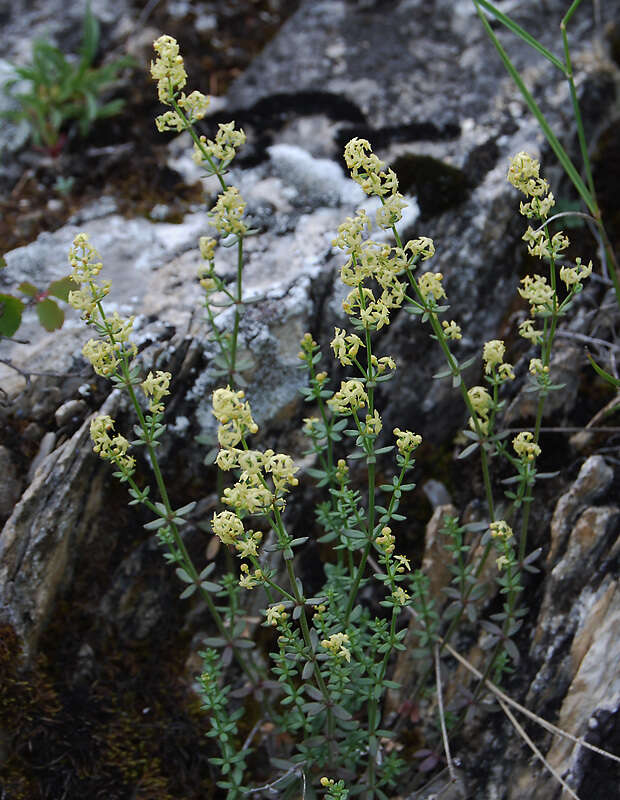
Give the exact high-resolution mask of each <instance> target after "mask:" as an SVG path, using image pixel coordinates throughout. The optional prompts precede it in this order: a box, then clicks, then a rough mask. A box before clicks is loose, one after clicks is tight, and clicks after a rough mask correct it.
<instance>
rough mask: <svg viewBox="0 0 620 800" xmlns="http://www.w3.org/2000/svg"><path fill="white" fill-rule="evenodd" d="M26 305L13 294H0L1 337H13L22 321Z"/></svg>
mask: <svg viewBox="0 0 620 800" xmlns="http://www.w3.org/2000/svg"><path fill="white" fill-rule="evenodd" d="M23 310H24V304H23V303H22V301H21V300H20V299H19V298H18V297H13V295H12V294H0V336H12V335H13V334H14V333H15V331H16V330H17V329H18V328H19V326H20V324H21V321H22V311H23Z"/></svg>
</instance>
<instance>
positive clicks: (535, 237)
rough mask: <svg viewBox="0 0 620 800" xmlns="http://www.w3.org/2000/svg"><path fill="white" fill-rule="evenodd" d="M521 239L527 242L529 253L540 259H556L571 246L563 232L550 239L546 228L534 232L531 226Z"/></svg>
mask: <svg viewBox="0 0 620 800" xmlns="http://www.w3.org/2000/svg"><path fill="white" fill-rule="evenodd" d="M521 238H522V239H523V241H524V242H527V252H528V253H529V254H530V255H531V256H537V257H538V258H556V257H557V256H558V255H559V254H560V253H561V252H562V250H566V248H567V247H568V245H569V244H570V242H569V240H568V237H567V236H565V235H564V233H563V232H562V231H558V232H557V233H554V235H553V236H552V237H549V236H548V235H547V233H546V231H545V230H544V228H538V230H533V228H532V227H531V226H528V229H527V230H526V231H525V233H524V234H523V236H522V237H521Z"/></svg>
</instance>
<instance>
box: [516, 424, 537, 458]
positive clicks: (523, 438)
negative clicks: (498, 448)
mask: <svg viewBox="0 0 620 800" xmlns="http://www.w3.org/2000/svg"><path fill="white" fill-rule="evenodd" d="M512 446H513V447H514V450H515V453H516V454H517V455H518V456H519V458H522V459H524V460H526V461H533V460H534V459H535V458H537V457H538V456H539V455H540V453H541V449H540V447H539V446H538V445H537V444H536V442H535V441H534V434H533V433H531V432H530V431H523V432H522V433H519V434H517V436H515V438H514V439H513V440H512Z"/></svg>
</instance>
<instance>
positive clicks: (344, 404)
mask: <svg viewBox="0 0 620 800" xmlns="http://www.w3.org/2000/svg"><path fill="white" fill-rule="evenodd" d="M327 403H328V405H329V406H331V408H332V410H333V411H335V412H336V413H337V414H350V413H351V412H353V411H357V410H358V409H359V408H363V407H364V406H367V405H368V395H367V394H366V391H365V390H364V384H363V383H362V382H361V381H357V380H351V381H342V383H341V384H340V390H339V391H338V392H336V393H335V394H334V395H333V397H331V398H330V399H329V400H328V401H327Z"/></svg>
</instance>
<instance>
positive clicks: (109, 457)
mask: <svg viewBox="0 0 620 800" xmlns="http://www.w3.org/2000/svg"><path fill="white" fill-rule="evenodd" d="M113 430H114V420H113V419H112V417H110V416H108V415H107V414H101V415H100V416H98V417H95V418H94V419H93V420H92V422H91V423H90V438H91V439H92V440H93V443H94V446H93V450H94V451H95V453H99V455H100V456H101V458H103V459H105V460H106V461H112V462H113V463H114V464H116V465H117V466H118V467H119V469H121V470H122V471H123V472H124V473H126V474H127V473H131V472H133V470H134V467H135V465H136V460H135V458H134V457H133V456H130V455H127V451H128V450H129V447H130V444H129V442H128V441H127V439H125V437H124V436H121V434H117V435H116V436H110V434H109V431H113Z"/></svg>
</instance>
